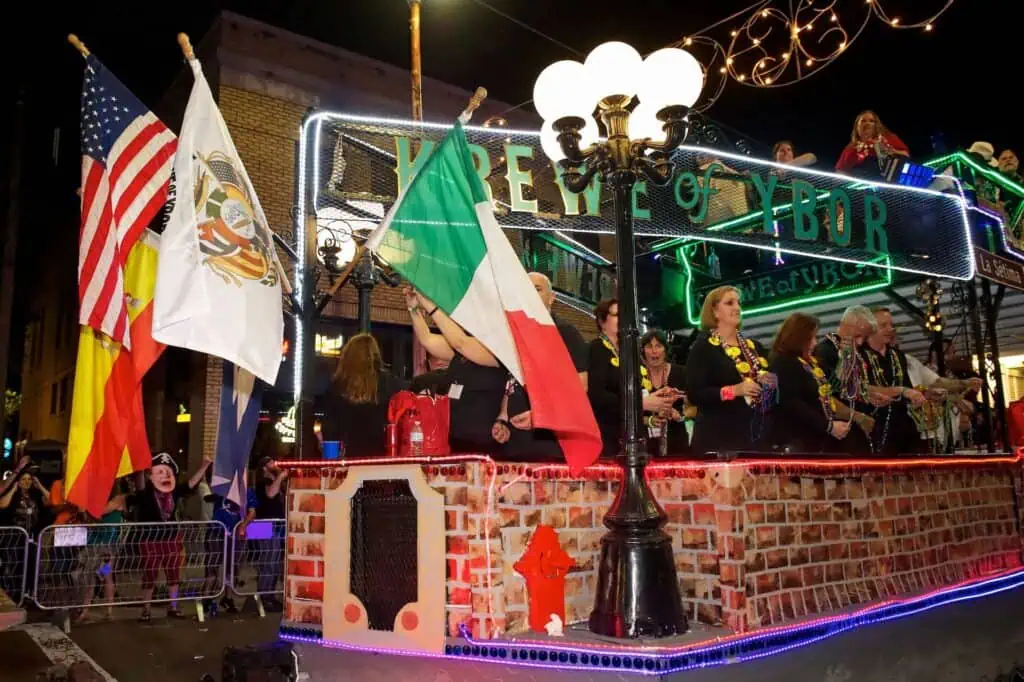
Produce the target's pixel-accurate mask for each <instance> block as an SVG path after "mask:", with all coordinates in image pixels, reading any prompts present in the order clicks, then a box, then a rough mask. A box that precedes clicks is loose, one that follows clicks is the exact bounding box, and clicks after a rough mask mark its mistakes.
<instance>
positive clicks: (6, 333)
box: [0, 92, 25, 442]
mask: <svg viewBox="0 0 1024 682" xmlns="http://www.w3.org/2000/svg"><path fill="white" fill-rule="evenodd" d="M11 132H12V133H13V137H12V138H11V155H10V163H9V168H8V170H9V172H10V174H9V175H8V176H7V182H8V184H7V188H8V195H7V221H6V223H7V224H6V225H5V229H4V239H3V242H2V243H0V442H2V441H3V438H4V433H5V431H4V426H5V425H6V423H7V413H6V404H5V403H6V400H5V399H4V394H5V393H6V392H7V358H8V356H9V354H10V345H11V315H12V314H13V308H14V268H15V265H16V263H17V259H16V257H15V256H16V255H17V254H16V252H17V250H18V226H19V223H20V222H21V215H20V212H21V206H20V203H21V202H20V199H21V145H22V141H23V140H24V138H25V98H24V95H23V94H22V93H20V92H19V93H18V99H17V102H16V103H15V105H14V125H13V126H12V128H11Z"/></svg>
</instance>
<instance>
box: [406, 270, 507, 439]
mask: <svg viewBox="0 0 1024 682" xmlns="http://www.w3.org/2000/svg"><path fill="white" fill-rule="evenodd" d="M405 302H406V305H407V307H408V308H409V314H410V316H411V317H412V329H413V333H415V334H416V338H417V339H418V340H419V342H420V343H421V344H422V345H423V347H424V348H425V349H426V351H427V353H429V354H430V355H433V356H434V357H436V358H439V359H440V360H442V361H448V363H449V364H448V374H447V379H446V381H445V382H442V384H441V385H440V386H438V388H439V389H441V391H444V392H446V393H447V395H448V398H449V405H450V407H451V427H450V432H449V437H448V442H449V444H450V445H451V449H452V452H480V453H490V452H494V451H495V450H496V449H497V448H498V447H499V445H498V443H497V442H496V441H495V440H494V437H493V435H492V432H493V430H494V428H495V420H496V419H497V418H498V412H499V410H500V408H501V400H502V398H503V397H504V395H505V384H506V379H507V377H508V372H507V371H506V370H505V369H504V368H503V367H502V366H501V363H499V362H498V359H497V358H495V357H494V355H493V354H492V353H491V352H490V351H489V350H487V348H485V347H484V345H483V344H482V343H480V341H478V340H477V339H475V338H473V337H472V336H470V335H469V334H467V333H466V331H465V330H464V329H463V328H462V327H460V326H459V325H458V323H456V322H454V321H452V319H451V318H450V317H448V315H446V314H445V312H444V311H443V310H441V309H439V308H438V307H437V306H436V305H435V304H434V302H433V301H431V300H430V299H428V298H427V297H425V296H424V295H423V294H421V293H419V292H417V291H414V290H413V289H412V288H411V287H407V288H406V289H405ZM428 319H430V320H431V321H432V322H433V323H434V324H436V325H437V328H438V331H440V332H441V333H440V334H434V333H433V332H431V331H430V327H429V326H428V324H427V320H428Z"/></svg>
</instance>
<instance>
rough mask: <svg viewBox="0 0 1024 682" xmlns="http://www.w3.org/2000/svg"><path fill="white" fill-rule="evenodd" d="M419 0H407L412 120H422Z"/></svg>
mask: <svg viewBox="0 0 1024 682" xmlns="http://www.w3.org/2000/svg"><path fill="white" fill-rule="evenodd" d="M421 4H422V2H421V0H409V33H410V36H409V41H410V47H411V53H412V68H411V69H410V70H409V72H410V75H411V76H412V120H414V121H422V120H423V71H422V69H421V65H420V5H421Z"/></svg>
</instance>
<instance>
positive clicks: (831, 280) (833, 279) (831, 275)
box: [821, 260, 839, 289]
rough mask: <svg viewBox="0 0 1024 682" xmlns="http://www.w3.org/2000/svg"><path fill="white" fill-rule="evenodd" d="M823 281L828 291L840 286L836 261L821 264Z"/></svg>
mask: <svg viewBox="0 0 1024 682" xmlns="http://www.w3.org/2000/svg"><path fill="white" fill-rule="evenodd" d="M821 280H822V282H823V283H824V285H825V288H826V289H831V288H832V287H834V286H836V285H837V284H839V269H838V268H837V267H836V264H835V262H834V261H830V260H827V261H824V262H823V263H822V264H821Z"/></svg>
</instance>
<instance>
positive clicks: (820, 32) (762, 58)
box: [672, 0, 954, 111]
mask: <svg viewBox="0 0 1024 682" xmlns="http://www.w3.org/2000/svg"><path fill="white" fill-rule="evenodd" d="M953 2H954V0H928V1H927V2H920V1H919V2H916V3H915V4H914V7H913V11H914V12H915V15H917V16H920V15H922V14H923V16H921V18H917V19H912V20H909V21H908V20H905V19H904V17H903V15H902V14H897V13H894V12H890V11H889V10H887V9H886V5H887V4H888V3H887V2H885V0H788V1H787V2H782V1H781V0H762V1H761V2H758V3H755V4H754V5H752V6H750V7H748V8H747V9H746V10H744V11H742V12H739V13H737V14H734V15H732V17H735V18H737V19H739V23H737V24H736V25H735V27H734V28H732V29H730V31H729V39H728V40H727V41H721V40H718V39H717V38H715V37H712V36H710V35H709V34H708V29H702V30H700V31H697V32H695V33H693V34H691V35H687V36H684V37H683V38H681V39H679V40H678V41H676V42H675V43H673V44H672V47H682V48H684V49H687V50H689V51H691V52H694V54H695V56H697V58H698V59H699V60H700V61H701V62H702V63H703V64H704V65H705V79H706V84H705V88H704V93H703V94H704V99H703V100H702V101H701V102H698V104H697V106H696V107H695V108H696V109H698V110H701V111H703V110H706V109H708V108H709V107H711V106H712V105H713V104H714V103H715V101H716V100H717V99H718V97H719V96H720V95H721V93H722V91H723V90H724V89H725V85H726V83H727V82H729V81H730V80H731V81H734V82H736V83H739V84H740V85H744V86H747V87H754V88H781V87H785V86H789V85H793V84H795V83H799V82H800V81H802V80H805V79H806V78H809V77H810V76H813V75H815V74H817V73H820V72H821V71H822V69H824V68H825V67H826V66H828V65H829V64H831V63H832V62H833V61H835V60H836V59H838V58H839V57H840V56H841V55H842V54H843V53H844V52H846V50H848V49H849V48H850V46H851V45H852V44H853V43H854V41H856V40H857V38H859V37H861V36H862V35H863V33H864V31H865V29H866V28H867V27H868V25H869V24H870V23H871V21H872V20H877V21H880V22H882V23H883V24H885V25H887V26H889V27H891V28H893V29H897V30H919V31H924V32H931V31H932V30H934V27H935V22H936V21H937V20H938V19H939V17H941V16H942V15H943V14H944V13H945V12H946V11H947V10H948V9H949V8H950V7H951V6H952V5H953ZM906 4H907V5H909V3H906ZM936 4H938V8H937V9H936V8H935V5H936ZM921 5H930V6H931V10H930V12H927V13H922V12H921V7H920V6H921ZM908 9H910V8H909V7H908ZM737 15H739V16H737ZM743 16H745V17H746V18H742V17H743ZM723 23H728V22H723V21H719V22H715V24H712V26H713V27H718V26H721V25H722V24H723Z"/></svg>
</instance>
